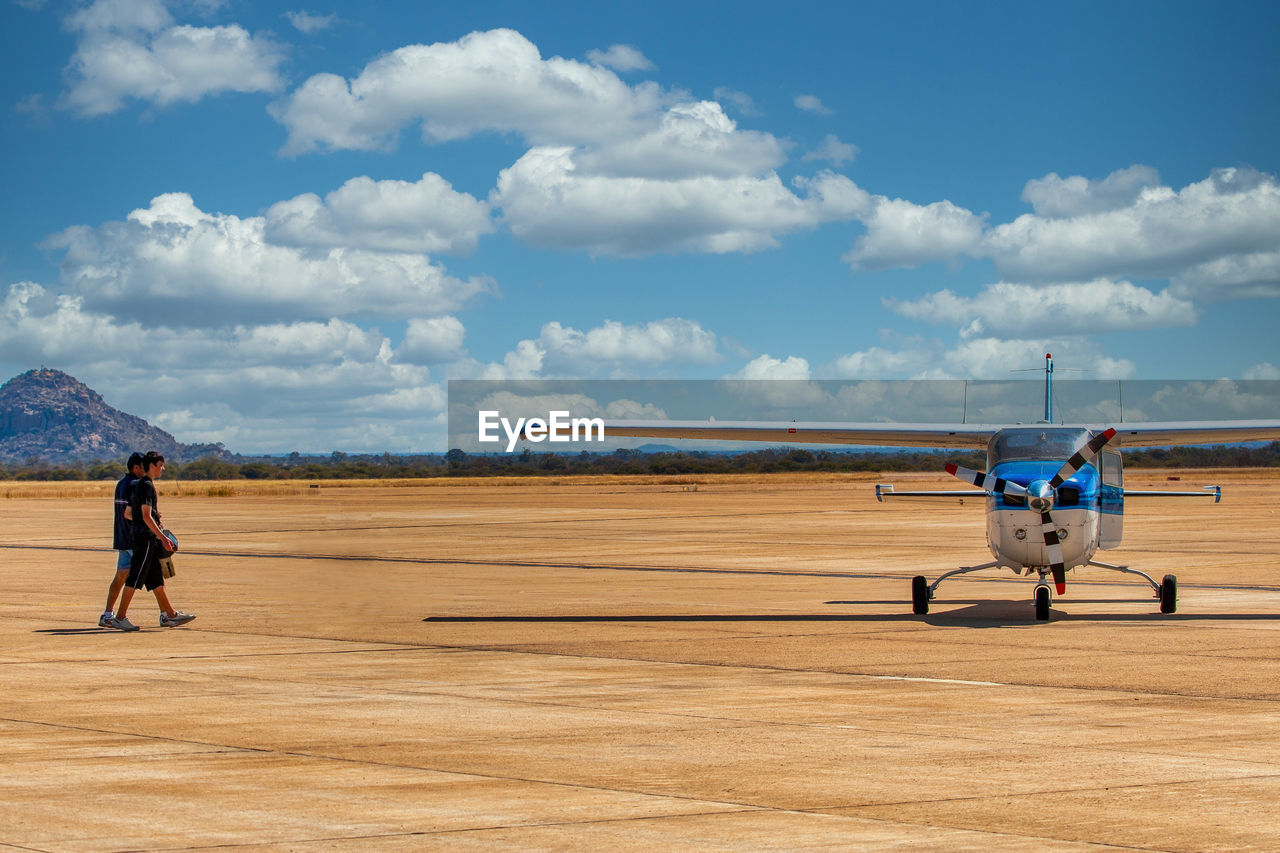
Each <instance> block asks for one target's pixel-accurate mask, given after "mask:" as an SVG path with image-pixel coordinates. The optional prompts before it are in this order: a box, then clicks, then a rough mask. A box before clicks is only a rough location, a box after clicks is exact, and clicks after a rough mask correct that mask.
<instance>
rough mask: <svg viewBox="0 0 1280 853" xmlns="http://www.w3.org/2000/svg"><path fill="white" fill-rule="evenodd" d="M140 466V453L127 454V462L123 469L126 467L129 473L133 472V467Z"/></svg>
mask: <svg viewBox="0 0 1280 853" xmlns="http://www.w3.org/2000/svg"><path fill="white" fill-rule="evenodd" d="M141 464H142V454H141V453H131V454H129V461H128V462H126V463H125V466H124V467H126V468H128V469H129V470H130V471H132V470H133V466H134V465H141Z"/></svg>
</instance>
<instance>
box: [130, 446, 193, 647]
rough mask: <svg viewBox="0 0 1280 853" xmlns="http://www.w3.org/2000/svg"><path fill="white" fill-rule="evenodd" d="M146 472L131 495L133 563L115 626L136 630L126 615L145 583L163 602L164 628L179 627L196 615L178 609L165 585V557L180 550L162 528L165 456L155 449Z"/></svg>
mask: <svg viewBox="0 0 1280 853" xmlns="http://www.w3.org/2000/svg"><path fill="white" fill-rule="evenodd" d="M142 470H143V474H142V476H141V477H140V478H138V482H136V483H134V484H133V492H132V494H131V495H130V497H129V509H130V512H131V514H132V516H133V560H132V562H131V563H130V566H129V577H128V581H127V583H126V586H125V588H124V592H123V594H122V595H121V596H120V612H119V613H118V614H117V615H116V618H115V623H116V624H114V625H112V627H113V628H119V629H120V630H121V631H136V630H138V626H137V625H134V624H133V623H132V622H130V621H129V620H128V619H127V618H125V614H126V613H127V612H128V610H129V603H130V602H131V601H132V600H133V594H134V593H135V592H137V591H138V590H140V589H142V588H143V587H144V586H145V587H146V588H147V589H149V590H151V591H152V592H154V593H155V594H156V603H157V604H159V605H160V627H161V628H176V627H177V626H179V625H185V624H187V623H188V622H190V621H191V620H192V619H194V618H196V617H194V616H192V615H191V614H190V613H182V612H180V611H177V610H174V609H173V605H172V604H170V603H169V595H168V593H167V592H165V588H164V575H163V574H162V573H161V571H160V560H161V558H162V557H164V556H166V555H168V554H171V553H173V552H174V551H176V550H178V543H177V542H175V541H173V540H172V539H170V538H169V537H168V536H165V535H164V532H163V531H162V530H161V527H160V519H159V513H158V512H157V510H156V502H157V496H156V485H155V482H154V481H155V480H156V479H157V478H159V477H163V476H164V456H162V455H160V454H159V453H156V452H155V451H154V450H151V451H148V452H147V455H146V456H144V457H142Z"/></svg>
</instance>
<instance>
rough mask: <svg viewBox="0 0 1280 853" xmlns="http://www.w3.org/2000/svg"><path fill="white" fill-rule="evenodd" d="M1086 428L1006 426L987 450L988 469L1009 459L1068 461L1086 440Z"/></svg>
mask: <svg viewBox="0 0 1280 853" xmlns="http://www.w3.org/2000/svg"><path fill="white" fill-rule="evenodd" d="M1087 432H1088V431H1087V430H1083V429H1072V428H1067V429H1063V428H1061V427H1057V428H1055V427H1029V428H1026V429H1006V430H1002V431H1001V432H999V433H997V434H996V436H995V438H993V439H992V440H991V446H990V447H989V448H988V450H987V470H988V471H989V470H991V468H992V466H994V465H995V464H996V463H997V462H1006V461H1008V460H1010V459H1037V460H1046V461H1053V462H1057V461H1062V462H1066V461H1067V459H1069V458H1070V456H1071V454H1072V453H1075V451H1076V448H1078V447H1080V445H1082V444H1083V443H1084V440H1085V436H1086V435H1087Z"/></svg>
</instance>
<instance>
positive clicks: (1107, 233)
mask: <svg viewBox="0 0 1280 853" xmlns="http://www.w3.org/2000/svg"><path fill="white" fill-rule="evenodd" d="M1277 251H1280V183H1277V181H1276V179H1275V177H1274V176H1272V175H1266V174H1263V173H1261V172H1257V171H1254V170H1252V169H1244V168H1238V169H1218V170H1215V171H1214V172H1213V173H1212V174H1211V175H1210V176H1209V177H1208V178H1207V179H1205V180H1203V181H1200V182H1198V183H1194V184H1190V185H1188V186H1186V187H1184V188H1183V189H1182V190H1180V191H1176V192H1175V191H1174V190H1172V189H1170V188H1169V187H1151V186H1143V187H1142V188H1141V189H1140V190H1139V191H1138V193H1137V196H1136V197H1135V198H1134V200H1133V201H1132V203H1130V204H1128V205H1126V206H1123V207H1118V208H1111V209H1106V210H1102V211H1100V212H1095V213H1081V214H1079V215H1076V216H1072V217H1070V218H1046V217H1043V216H1036V215H1031V214H1027V215H1024V216H1020V217H1018V218H1017V219H1015V220H1014V221H1013V222H1010V223H1006V224H1003V225H999V226H996V227H995V228H993V229H991V231H990V233H988V234H987V235H986V237H985V239H984V241H983V253H984V254H986V255H989V256H990V257H991V258H992V259H993V260H994V261H995V263H996V268H997V269H998V270H999V271H1000V273H1001V275H1002V276H1004V277H1005V278H1007V279H1012V280H1020V281H1080V280H1087V279H1091V278H1096V277H1103V276H1107V277H1124V276H1133V277H1148V278H1150V277H1159V278H1165V277H1170V276H1175V275H1179V274H1183V273H1187V272H1188V271H1189V270H1192V269H1193V268H1197V267H1200V268H1201V271H1202V272H1204V271H1205V268H1204V267H1203V265H1206V264H1213V263H1214V262H1219V261H1222V260H1223V259H1227V258H1236V257H1241V256H1250V255H1255V254H1263V255H1267V254H1271V253H1275V252H1277ZM1198 284H1199V285H1202V286H1207V289H1208V290H1209V291H1215V290H1217V289H1218V285H1217V283H1216V281H1215V279H1214V276H1213V275H1212V273H1211V271H1210V273H1209V274H1207V275H1205V276H1204V277H1202V278H1197V277H1196V276H1195V275H1194V274H1191V275H1190V276H1189V277H1188V278H1186V279H1184V281H1183V283H1182V284H1181V285H1180V287H1179V291H1178V292H1179V295H1183V296H1185V295H1189V294H1190V293H1191V292H1192V291H1193V290H1198V289H1199V288H1198V287H1197V285H1198Z"/></svg>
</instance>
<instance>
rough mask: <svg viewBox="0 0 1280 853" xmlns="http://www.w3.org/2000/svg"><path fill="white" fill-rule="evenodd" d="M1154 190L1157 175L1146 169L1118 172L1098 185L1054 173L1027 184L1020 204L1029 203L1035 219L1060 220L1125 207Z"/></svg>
mask: <svg viewBox="0 0 1280 853" xmlns="http://www.w3.org/2000/svg"><path fill="white" fill-rule="evenodd" d="M1158 186H1160V174H1159V173H1158V172H1157V171H1156V170H1155V169H1152V168H1151V167H1150V166H1141V165H1138V166H1130V167H1129V168H1127V169H1120V170H1119V171H1116V172H1112V173H1111V174H1110V175H1107V177H1106V178H1104V179H1102V180H1101V181H1092V180H1089V179H1088V178H1085V177H1081V176H1080V175H1072V176H1071V177H1068V178H1062V177H1059V176H1058V173H1057V172H1050V173H1049V174H1048V175H1045V176H1044V177H1043V178H1038V179H1036V180H1032V181H1028V182H1027V185H1026V187H1025V188H1024V189H1023V190H1022V200H1023V201H1026V202H1030V204H1031V206H1032V207H1033V208H1035V211H1036V215H1037V216H1043V217H1045V218H1046V219H1064V218H1071V217H1073V216H1083V215H1085V214H1090V213H1102V212H1103V211H1107V210H1118V209H1120V208H1124V207H1128V206H1130V205H1131V204H1133V203H1134V202H1135V201H1136V200H1137V199H1138V196H1139V195H1140V194H1141V193H1142V190H1144V189H1146V188H1147V187H1158Z"/></svg>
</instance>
